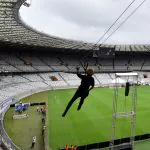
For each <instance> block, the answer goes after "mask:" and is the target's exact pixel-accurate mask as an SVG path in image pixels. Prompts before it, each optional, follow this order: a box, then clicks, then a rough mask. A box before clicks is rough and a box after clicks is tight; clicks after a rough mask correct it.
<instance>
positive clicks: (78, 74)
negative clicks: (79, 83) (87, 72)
mask: <svg viewBox="0 0 150 150" xmlns="http://www.w3.org/2000/svg"><path fill="white" fill-rule="evenodd" d="M76 69H77V76H78V77H79V78H80V79H82V77H83V75H82V74H81V73H79V67H77V68H76Z"/></svg>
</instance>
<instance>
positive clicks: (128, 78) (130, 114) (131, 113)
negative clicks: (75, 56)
mask: <svg viewBox="0 0 150 150" xmlns="http://www.w3.org/2000/svg"><path fill="white" fill-rule="evenodd" d="M127 82H128V83H129V87H130V90H129V92H130V95H129V98H130V101H131V102H130V105H131V106H130V110H128V111H127V110H126V96H127V95H126V96H124V100H122V101H123V110H122V111H120V110H119V109H118V103H119V99H118V94H119V88H120V86H121V85H126V83H127ZM137 83H138V74H137V73H116V74H115V83H114V97H113V112H112V130H111V139H110V149H111V150H116V149H120V148H119V146H118V148H117V146H115V143H114V140H115V139H116V126H117V120H118V119H122V118H127V119H129V120H130V142H129V143H124V144H123V143H122V144H120V147H121V146H122V147H123V146H124V147H125V146H127V145H130V146H131V147H132V148H133V147H134V137H135V126H136V104H137Z"/></svg>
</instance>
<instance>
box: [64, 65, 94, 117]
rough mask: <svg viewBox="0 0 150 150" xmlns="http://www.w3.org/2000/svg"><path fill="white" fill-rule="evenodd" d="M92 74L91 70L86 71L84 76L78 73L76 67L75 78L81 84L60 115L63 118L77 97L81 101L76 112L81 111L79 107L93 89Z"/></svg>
mask: <svg viewBox="0 0 150 150" xmlns="http://www.w3.org/2000/svg"><path fill="white" fill-rule="evenodd" d="M93 73H94V71H93V69H87V71H86V74H85V75H83V74H81V73H79V67H77V76H78V77H79V78H80V79H81V84H80V86H79V87H78V89H77V91H76V92H75V94H74V96H73V97H72V99H71V100H70V102H69V103H68V105H67V107H66V109H65V111H64V113H63V114H62V117H65V115H66V114H67V112H68V110H69V108H70V107H71V105H72V104H73V103H74V101H75V100H76V99H77V98H79V97H81V99H80V102H79V105H78V108H77V110H78V111H79V110H80V109H81V106H82V104H83V103H84V100H85V98H86V97H87V96H88V95H89V91H91V90H92V89H93V88H94V85H95V81H94V78H93V77H92V75H93Z"/></svg>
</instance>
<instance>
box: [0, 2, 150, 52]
mask: <svg viewBox="0 0 150 150" xmlns="http://www.w3.org/2000/svg"><path fill="white" fill-rule="evenodd" d="M23 4H24V5H25V6H27V7H29V5H28V3H26V0H0V42H1V43H2V42H7V43H10V44H12V45H15V44H17V45H18V44H19V45H26V46H38V47H46V48H47V47H49V48H60V49H62V48H63V49H72V50H74V49H75V50H92V49H93V48H94V50H98V49H99V45H95V44H92V43H85V42H81V41H74V40H67V39H62V38H58V37H54V36H49V35H46V34H43V33H41V32H38V31H36V30H35V29H33V28H31V27H29V26H28V25H26V24H25V23H24V22H23V21H22V20H21V18H20V15H19V9H20V7H21V5H23ZM101 46H105V47H114V46H115V48H116V51H150V45H107V44H105V45H101Z"/></svg>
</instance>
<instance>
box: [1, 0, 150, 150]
mask: <svg viewBox="0 0 150 150" xmlns="http://www.w3.org/2000/svg"><path fill="white" fill-rule="evenodd" d="M22 5H24V6H26V7H30V4H29V3H28V2H27V1H26V0H0V150H29V149H31V148H32V149H36V150H41V149H42V150H56V149H65V146H66V145H68V146H69V147H70V146H74V148H70V149H72V150H73V149H75V146H76V147H77V149H79V150H80V149H81V150H82V149H83V150H88V149H106V150H108V149H111V150H120V149H135V150H141V149H144V150H149V147H150V141H149V138H150V134H149V133H150V122H149V121H148V119H149V115H150V109H149V108H150V107H149V96H150V93H149V89H150V88H149V85H150V59H149V58H150V45H149V44H143V45H142V44H135V45H134V44H128V45H119V44H104V43H102V44H98V43H96V44H95V43H87V42H83V41H77V40H68V39H65V38H64V39H63V38H59V37H55V36H50V35H47V34H44V33H42V32H39V31H37V30H35V29H34V28H32V27H30V26H28V25H27V24H26V23H25V22H23V21H22V20H21V18H20V15H19V9H20V7H21V6H22ZM77 68H78V69H79V72H80V73H82V74H86V70H87V68H92V69H93V70H94V74H93V78H94V80H95V88H94V89H92V91H91V92H90V94H89V96H88V97H87V98H86V100H85V102H84V104H83V106H82V109H81V110H80V111H77V107H78V104H79V100H77V101H76V102H74V104H73V105H72V108H71V109H70V110H69V112H68V114H67V115H66V117H64V118H63V117H62V113H63V111H64V109H65V107H66V106H67V104H68V102H69V100H70V98H71V97H72V96H73V94H74V93H75V91H76V89H77V88H78V87H79V85H80V83H81V80H80V78H78V76H77V75H76V72H77ZM33 138H35V139H36V140H35V141H36V142H35V143H34V144H33Z"/></svg>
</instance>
